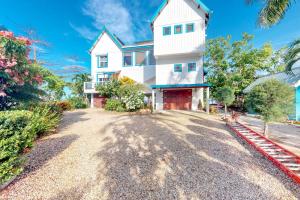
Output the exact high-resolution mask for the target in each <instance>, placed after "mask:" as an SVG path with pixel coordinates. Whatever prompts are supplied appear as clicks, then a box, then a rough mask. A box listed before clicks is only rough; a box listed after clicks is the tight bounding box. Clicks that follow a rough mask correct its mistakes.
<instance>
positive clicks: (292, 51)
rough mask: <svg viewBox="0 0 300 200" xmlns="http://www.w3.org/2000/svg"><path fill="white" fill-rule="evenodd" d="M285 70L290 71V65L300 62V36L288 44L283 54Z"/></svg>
mask: <svg viewBox="0 0 300 200" xmlns="http://www.w3.org/2000/svg"><path fill="white" fill-rule="evenodd" d="M284 60H285V63H286V71H287V72H288V73H291V72H292V67H293V66H294V65H295V64H296V63H297V62H300V38H299V39H297V40H295V41H294V42H292V43H291V44H290V47H289V49H288V51H287V54H286V56H285V59H284Z"/></svg>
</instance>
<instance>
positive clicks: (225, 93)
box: [216, 87, 235, 119]
mask: <svg viewBox="0 0 300 200" xmlns="http://www.w3.org/2000/svg"><path fill="white" fill-rule="evenodd" d="M234 98H235V96H234V91H233V90H232V89H231V88H230V87H221V88H218V89H217V92H216V99H217V100H218V101H219V102H220V103H223V104H224V106H225V119H226V118H227V106H229V105H231V104H232V103H233V101H234Z"/></svg>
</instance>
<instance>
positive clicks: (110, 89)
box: [96, 79, 122, 98]
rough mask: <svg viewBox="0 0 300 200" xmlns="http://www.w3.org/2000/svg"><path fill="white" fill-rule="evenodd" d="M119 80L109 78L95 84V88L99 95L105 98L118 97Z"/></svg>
mask: <svg viewBox="0 0 300 200" xmlns="http://www.w3.org/2000/svg"><path fill="white" fill-rule="evenodd" d="M121 85H122V84H121V82H120V81H119V80H117V79H111V80H110V81H108V82H106V83H105V84H102V85H97V87H96V90H97V91H98V92H99V94H100V96H103V97H106V98H112V97H120V89H121Z"/></svg>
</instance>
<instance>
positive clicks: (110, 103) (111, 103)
mask: <svg viewBox="0 0 300 200" xmlns="http://www.w3.org/2000/svg"><path fill="white" fill-rule="evenodd" d="M104 109H105V110H108V111H117V112H124V111H125V108H124V105H123V103H122V102H121V101H120V100H118V99H108V100H107V101H106V104H105V107H104Z"/></svg>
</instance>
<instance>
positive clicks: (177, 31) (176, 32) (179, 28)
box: [175, 25, 182, 34]
mask: <svg viewBox="0 0 300 200" xmlns="http://www.w3.org/2000/svg"><path fill="white" fill-rule="evenodd" d="M178 33H182V26H181V25H177V26H175V34H178Z"/></svg>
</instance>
